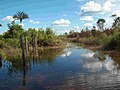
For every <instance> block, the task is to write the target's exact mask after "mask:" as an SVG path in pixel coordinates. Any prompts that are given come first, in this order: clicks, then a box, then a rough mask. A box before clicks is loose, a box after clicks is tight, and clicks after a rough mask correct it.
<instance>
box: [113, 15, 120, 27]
mask: <svg viewBox="0 0 120 90" xmlns="http://www.w3.org/2000/svg"><path fill="white" fill-rule="evenodd" d="M112 27H113V28H120V17H117V18H116V19H115V20H114V22H113V25H112Z"/></svg>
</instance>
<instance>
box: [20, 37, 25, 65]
mask: <svg viewBox="0 0 120 90" xmlns="http://www.w3.org/2000/svg"><path fill="white" fill-rule="evenodd" d="M20 47H21V49H22V60H23V64H24V62H25V52H24V46H23V40H22V35H20Z"/></svg>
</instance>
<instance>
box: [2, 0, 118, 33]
mask: <svg viewBox="0 0 120 90" xmlns="http://www.w3.org/2000/svg"><path fill="white" fill-rule="evenodd" d="M119 6H120V0H0V23H1V24H2V27H0V34H2V33H4V32H6V31H7V30H8V27H7V24H8V23H11V22H12V21H13V18H12V16H13V15H14V14H15V13H16V12H17V11H24V12H26V13H27V14H28V15H29V19H25V20H23V22H22V23H21V25H22V26H23V28H24V29H26V30H27V29H28V28H36V29H38V28H46V27H51V28H52V29H53V30H54V32H55V33H56V34H62V33H65V32H69V31H70V30H74V31H78V32H80V30H82V29H85V28H86V27H88V28H89V29H90V28H92V26H96V22H97V20H98V19H99V18H104V19H105V20H106V23H105V27H106V28H108V27H110V26H111V25H112V23H113V20H114V18H112V17H110V16H111V15H112V14H116V15H117V16H120V7H119ZM16 23H18V24H20V23H19V22H18V21H17V22H16Z"/></svg>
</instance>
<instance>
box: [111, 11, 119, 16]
mask: <svg viewBox="0 0 120 90" xmlns="http://www.w3.org/2000/svg"><path fill="white" fill-rule="evenodd" d="M114 14H116V15H117V17H120V10H116V11H114V12H113V13H112V15H114Z"/></svg>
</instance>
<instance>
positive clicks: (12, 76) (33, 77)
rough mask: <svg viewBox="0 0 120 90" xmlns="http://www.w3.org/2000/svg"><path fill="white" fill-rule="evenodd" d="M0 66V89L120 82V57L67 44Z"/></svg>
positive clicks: (61, 89) (63, 89)
mask: <svg viewBox="0 0 120 90" xmlns="http://www.w3.org/2000/svg"><path fill="white" fill-rule="evenodd" d="M0 68H1V69H0V70H1V72H0V76H3V77H0V81H1V82H0V89H1V88H2V86H5V85H6V87H9V88H12V89H14V90H15V89H16V88H19V89H20V90H21V89H29V90H36V89H38V90H39V89H41V90H42V89H43V90H48V89H51V90H55V89H58V90H69V89H73V90H74V89H76V90H79V88H81V89H82V88H83V89H85V90H94V89H96V90H97V89H100V88H102V89H103V90H105V88H106V87H107V88H108V87H110V88H111V87H113V85H115V86H117V87H118V84H116V83H119V84H120V70H119V68H120V57H110V56H109V55H105V54H103V53H101V52H99V51H91V50H87V49H82V48H78V47H77V46H75V47H74V45H72V46H70V44H67V48H65V49H64V50H63V49H60V50H45V51H44V52H39V53H38V57H36V56H34V54H31V56H30V57H28V58H27V60H26V61H22V59H21V58H17V57H16V58H8V59H6V60H3V61H2V60H0ZM6 74H7V75H6ZM8 82H11V83H8ZM21 84H22V85H21ZM12 89H9V90H12ZM1 90H2V89H1ZM6 90H7V89H6ZM113 90H114V88H113Z"/></svg>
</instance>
